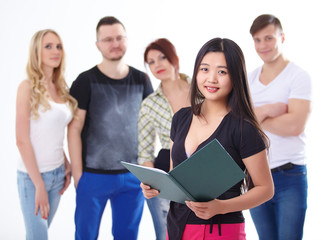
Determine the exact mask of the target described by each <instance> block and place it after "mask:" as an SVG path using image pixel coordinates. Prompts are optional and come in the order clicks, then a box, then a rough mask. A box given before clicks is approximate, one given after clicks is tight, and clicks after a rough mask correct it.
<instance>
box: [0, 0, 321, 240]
mask: <svg viewBox="0 0 323 240" xmlns="http://www.w3.org/2000/svg"><path fill="white" fill-rule="evenodd" d="M320 9H321V8H320V7H319V1H315V0H307V1H298V0H293V1H290V0H285V1H277V0H272V1H262V0H245V1H241V0H237V1H234V0H225V1H216V0H213V1H211V0H210V1H203V0H199V1H189V0H186V1H184V0H183V1H176V0H172V1H168V0H161V1H155V0H137V1H134V0H118V1H111V0H105V1H104V0H91V1H82V0H67V1H66V0H65V1H64V0H56V1H50V0H28V1H24V0H10V1H5V0H1V3H0V31H1V35H0V77H1V94H0V104H1V107H0V109H1V118H0V133H1V137H0V150H1V151H0V162H1V165H0V166H1V168H0V191H1V193H0V194H1V195H0V196H1V197H0V239H5V240H7V239H23V238H24V223H23V219H22V215H21V211H20V206H19V200H18V195H17V186H16V159H17V157H18V151H17V148H16V146H15V98H16V90H17V86H18V84H19V82H21V81H22V80H23V79H24V78H25V76H26V75H25V66H26V63H27V55H28V48H29V41H30V39H31V37H32V35H33V34H34V33H35V32H36V31H38V30H40V29H44V28H52V29H54V30H56V31H57V32H58V33H59V34H60V36H61V37H62V40H63V43H64V46H65V50H66V53H67V71H66V79H67V82H68V84H69V85H70V84H71V83H72V81H73V80H74V79H75V78H76V77H77V75H78V74H79V73H80V72H82V71H85V70H87V69H89V68H91V67H93V66H94V65H95V64H97V63H99V62H100V61H101V55H100V54H99V52H98V50H97V49H96V47H95V28H96V24H97V22H98V21H99V19H100V18H101V17H104V16H107V15H113V16H116V17H117V18H119V19H120V20H121V21H122V22H123V23H124V25H125V27H126V29H127V32H128V39H129V47H128V51H127V54H126V61H127V63H129V64H130V65H132V66H134V67H136V68H138V69H141V70H143V71H146V69H145V66H144V64H143V52H144V49H145V47H146V46H147V45H148V43H150V42H151V41H152V40H154V39H156V38H160V37H166V38H168V39H169V40H170V41H171V42H173V43H174V45H175V47H176V49H177V52H178V55H179V57H180V65H181V69H180V70H181V72H184V73H186V74H188V75H190V76H192V72H193V64H194V61H195V57H196V54H197V51H198V50H199V49H200V47H201V46H202V45H203V44H204V43H205V42H206V41H208V40H209V39H211V38H214V37H227V38H231V39H232V40H234V41H235V42H236V43H238V44H239V45H240V47H241V48H242V50H243V51H244V54H245V58H246V63H247V70H248V71H251V70H252V69H254V68H255V67H257V66H258V65H260V64H261V60H260V59H259V58H258V56H257V55H256V53H255V50H254V47H253V41H252V39H251V36H250V34H249V28H250V25H251V23H252V21H253V20H254V18H256V17H257V16H258V15H260V14H263V13H271V14H274V15H276V16H277V17H279V18H280V20H281V22H282V24H283V27H284V30H285V33H286V41H285V48H284V49H285V53H286V55H287V56H288V57H289V59H290V60H292V61H294V62H295V63H297V64H298V65H300V66H301V67H303V68H304V69H306V70H307V71H308V72H309V73H310V75H311V76H312V79H313V88H314V93H313V109H312V115H311V118H310V121H309V123H308V127H307V133H308V156H309V160H308V179H309V192H308V194H309V196H308V211H307V217H306V223H305V233H304V239H305V240H316V239H323V237H322V234H321V229H320V226H321V223H322V214H323V210H322V205H321V203H320V202H321V201H320V200H319V199H320V197H321V196H322V195H321V194H320V191H321V189H322V184H321V179H322V170H323V164H322V154H321V149H322V148H321V143H322V141H321V138H320V135H321V134H322V133H323V132H322V122H321V119H322V107H321V106H320V105H321V103H322V95H323V94H322V93H321V89H322V74H321V69H322V63H323V62H322V53H323V48H322V39H323V34H322V23H323V20H322V11H321V10H320ZM152 81H153V85H154V86H155V87H156V86H157V84H158V81H157V80H155V79H152ZM74 209H75V191H74V187H73V185H71V186H70V188H69V189H68V191H67V192H66V193H65V194H64V195H63V197H62V199H61V203H60V206H59V209H58V211H57V214H56V216H55V218H54V221H53V224H52V226H51V229H50V239H63V240H64V239H73V238H74V222H73V218H74ZM110 213H111V212H110V206H109V207H107V208H106V211H105V214H104V216H103V220H102V223H101V230H100V237H99V239H112V236H111V220H110V218H111V215H110ZM245 216H246V231H247V237H248V239H257V235H256V233H255V229H254V227H253V224H252V221H251V219H250V217H249V215H248V211H246V212H245ZM320 235H321V236H320ZM138 239H140V240H145V239H147V240H151V239H154V230H153V225H152V221H151V218H150V214H149V211H148V208H147V207H146V206H145V209H144V214H143V218H142V222H141V225H140V231H139V237H138Z"/></svg>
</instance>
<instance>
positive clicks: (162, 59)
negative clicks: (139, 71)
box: [147, 49, 176, 81]
mask: <svg viewBox="0 0 323 240" xmlns="http://www.w3.org/2000/svg"><path fill="white" fill-rule="evenodd" d="M147 63H148V65H149V69H150V71H151V73H152V74H153V75H154V77H155V78H157V79H159V80H161V81H165V80H169V79H174V78H175V75H176V74H175V67H174V66H173V65H172V64H171V63H170V62H169V61H168V59H167V58H166V56H165V54H163V53H162V52H161V51H159V50H156V49H151V50H149V52H148V54H147Z"/></svg>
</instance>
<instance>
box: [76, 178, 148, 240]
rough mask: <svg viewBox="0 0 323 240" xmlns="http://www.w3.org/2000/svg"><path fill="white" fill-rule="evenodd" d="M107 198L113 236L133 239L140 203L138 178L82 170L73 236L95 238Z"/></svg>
mask: <svg viewBox="0 0 323 240" xmlns="http://www.w3.org/2000/svg"><path fill="white" fill-rule="evenodd" d="M109 199H110V202H111V209H112V235H113V237H114V239H115V240H135V239H137V236H138V228H139V223H140V220H141V216H142V212H143V206H144V196H143V194H142V190H141V187H140V181H139V180H138V179H137V178H136V177H135V176H134V175H133V174H132V173H123V174H96V173H88V172H84V173H83V175H82V177H81V179H80V181H79V183H78V186H77V189H76V210H75V239H77V240H79V239H84V240H94V239H97V238H98V234H99V228H100V222H101V218H102V214H103V211H104V208H105V206H106V203H107V201H108V200H109Z"/></svg>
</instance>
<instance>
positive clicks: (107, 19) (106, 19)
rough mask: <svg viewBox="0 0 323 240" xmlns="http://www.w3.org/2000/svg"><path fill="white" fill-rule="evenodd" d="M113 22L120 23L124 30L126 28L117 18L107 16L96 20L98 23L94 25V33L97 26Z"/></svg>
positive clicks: (97, 29)
mask: <svg viewBox="0 0 323 240" xmlns="http://www.w3.org/2000/svg"><path fill="white" fill-rule="evenodd" d="M113 24H120V25H121V26H122V27H123V29H124V30H126V28H125V27H124V25H123V24H122V22H120V21H119V19H117V18H115V17H113V16H107V17H103V18H101V19H100V21H99V22H98V25H96V33H98V31H99V28H100V27H101V26H102V25H113Z"/></svg>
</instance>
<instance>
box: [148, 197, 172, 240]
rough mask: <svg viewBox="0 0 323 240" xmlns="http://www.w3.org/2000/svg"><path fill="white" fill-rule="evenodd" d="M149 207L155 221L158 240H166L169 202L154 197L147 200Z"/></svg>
mask: <svg viewBox="0 0 323 240" xmlns="http://www.w3.org/2000/svg"><path fill="white" fill-rule="evenodd" d="M147 205H148V208H149V211H150V214H151V217H152V219H153V223H154V228H155V232H156V239H157V240H165V239H166V234H167V214H168V210H169V200H167V199H163V198H159V197H154V198H151V199H147Z"/></svg>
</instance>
